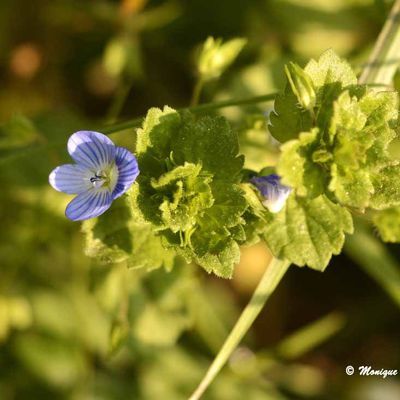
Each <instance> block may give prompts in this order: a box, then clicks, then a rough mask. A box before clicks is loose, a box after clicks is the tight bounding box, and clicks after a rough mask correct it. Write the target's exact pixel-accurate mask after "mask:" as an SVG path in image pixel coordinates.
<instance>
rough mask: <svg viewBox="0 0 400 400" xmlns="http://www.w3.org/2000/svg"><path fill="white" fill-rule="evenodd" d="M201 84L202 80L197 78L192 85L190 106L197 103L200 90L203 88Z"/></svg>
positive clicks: (202, 83)
mask: <svg viewBox="0 0 400 400" xmlns="http://www.w3.org/2000/svg"><path fill="white" fill-rule="evenodd" d="M203 86H204V80H203V79H201V78H200V79H198V80H197V82H196V84H195V86H194V89H193V94H192V99H191V100H190V105H191V106H192V107H193V106H196V105H197V104H199V100H200V95H201V91H202V90H203Z"/></svg>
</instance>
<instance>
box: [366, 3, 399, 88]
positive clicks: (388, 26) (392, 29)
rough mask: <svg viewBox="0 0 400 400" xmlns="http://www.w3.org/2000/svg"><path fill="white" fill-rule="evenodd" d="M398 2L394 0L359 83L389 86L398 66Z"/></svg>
mask: <svg viewBox="0 0 400 400" xmlns="http://www.w3.org/2000/svg"><path fill="white" fill-rule="evenodd" d="M399 56H400V0H396V1H395V3H394V5H393V7H392V10H391V11H390V14H389V16H388V18H387V19H386V22H385V25H384V26H383V29H382V31H381V33H380V35H379V37H378V40H377V42H376V44H375V47H374V49H373V50H372V53H371V56H370V58H369V60H368V62H367V65H366V66H365V68H364V70H363V72H362V73H361V76H360V78H359V83H363V84H365V83H378V82H379V83H380V84H383V85H390V84H391V83H392V80H393V76H394V74H395V73H396V70H397V67H398V66H399V64H400V58H399Z"/></svg>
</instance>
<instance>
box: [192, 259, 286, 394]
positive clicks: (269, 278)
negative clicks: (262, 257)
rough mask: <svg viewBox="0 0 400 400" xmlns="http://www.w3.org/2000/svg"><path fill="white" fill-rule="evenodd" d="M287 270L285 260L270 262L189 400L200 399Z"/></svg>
mask: <svg viewBox="0 0 400 400" xmlns="http://www.w3.org/2000/svg"><path fill="white" fill-rule="evenodd" d="M288 268H289V262H288V261H286V260H278V259H276V258H273V259H272V260H271V262H270V264H269V265H268V267H267V269H266V271H265V273H264V275H263V277H262V278H261V281H260V283H259V284H258V286H257V288H256V290H255V291H254V293H253V295H252V297H251V299H250V301H249V303H248V304H247V306H246V308H245V309H244V310H243V312H242V314H241V315H240V317H239V319H238V321H237V322H236V324H235V326H234V327H233V329H232V330H231V332H230V334H229V336H228V337H227V339H226V340H225V343H224V344H223V346H222V347H221V349H220V351H219V353H218V354H217V356H216V357H215V358H214V361H213V362H212V364H211V365H210V367H209V368H208V370H207V373H206V375H205V376H204V378H203V380H202V381H201V382H200V384H199V386H198V387H197V389H196V390H195V391H194V393H193V394H192V396H191V397H190V399H189V400H198V399H200V397H201V396H202V394H203V393H204V391H205V390H206V389H207V387H208V386H209V385H210V383H211V382H212V381H213V379H214V378H215V377H216V376H217V374H218V373H219V371H220V370H221V368H222V367H223V366H224V365H225V363H226V362H227V360H228V358H229V357H230V355H231V354H232V352H233V351H234V350H235V349H236V347H237V346H238V344H239V343H240V341H241V340H242V339H243V337H244V335H245V334H246V333H247V331H248V330H249V328H250V327H251V325H252V324H253V322H254V320H255V319H256V318H257V316H258V314H259V313H260V311H261V310H262V309H263V307H264V305H265V303H266V302H267V300H268V299H269V297H270V296H271V294H272V292H273V291H274V290H275V288H276V286H277V285H278V283H279V282H280V281H281V279H282V277H283V275H284V274H285V272H286V271H287V269H288Z"/></svg>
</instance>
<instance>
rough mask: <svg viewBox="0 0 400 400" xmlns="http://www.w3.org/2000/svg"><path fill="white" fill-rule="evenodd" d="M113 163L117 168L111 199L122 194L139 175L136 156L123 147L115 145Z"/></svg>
mask: <svg viewBox="0 0 400 400" xmlns="http://www.w3.org/2000/svg"><path fill="white" fill-rule="evenodd" d="M115 164H116V165H117V168H118V180H117V184H116V185H115V188H114V190H113V193H112V197H113V199H116V198H117V197H119V196H121V195H122V194H124V193H125V192H126V191H127V190H128V189H129V188H130V187H131V185H132V183H133V182H135V179H136V178H137V176H138V175H139V167H138V163H137V160H136V157H135V156H134V155H133V154H132V153H131V152H129V151H128V150H127V149H125V148H124V147H116V153H115Z"/></svg>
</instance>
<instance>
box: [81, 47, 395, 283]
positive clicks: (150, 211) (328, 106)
mask: <svg viewBox="0 0 400 400" xmlns="http://www.w3.org/2000/svg"><path fill="white" fill-rule="evenodd" d="M286 74H287V77H288V83H287V86H286V89H285V91H284V93H283V94H281V95H278V97H277V98H276V102H275V110H274V111H275V112H274V113H273V114H272V115H271V117H270V118H271V124H272V125H271V126H270V131H271V133H272V135H273V136H274V137H275V138H276V139H277V140H279V141H280V142H282V143H283V144H282V146H281V154H280V157H279V160H278V161H277V165H276V170H277V172H278V174H279V175H280V176H281V177H282V181H283V183H284V184H285V185H288V186H290V187H292V188H293V189H294V190H293V192H292V194H291V196H290V197H289V199H288V201H287V204H286V206H285V208H284V209H283V210H282V211H280V212H279V213H277V214H271V213H270V212H269V211H268V210H266V209H265V208H264V207H263V206H262V205H261V203H260V200H259V198H258V197H257V190H256V189H255V188H254V187H252V186H251V185H250V184H248V183H246V181H247V176H246V173H244V171H245V170H243V161H244V160H243V157H242V156H239V155H238V152H239V145H238V137H237V135H236V133H234V132H233V131H232V129H231V128H230V126H229V124H228V122H227V121H226V120H225V119H224V118H222V117H202V118H195V117H194V116H193V115H192V114H190V113H188V112H186V113H178V112H176V111H175V110H173V109H171V108H169V107H165V108H164V110H160V109H151V110H150V111H149V112H148V114H147V117H146V119H145V121H144V123H143V126H142V128H141V129H139V130H138V132H137V145H136V154H137V157H138V162H139V165H140V170H141V173H140V176H139V178H138V180H137V183H136V184H135V185H134V186H133V188H132V189H131V190H130V192H129V195H128V197H127V198H125V199H122V200H121V201H119V202H117V203H116V205H115V206H114V207H113V208H112V209H111V211H110V212H109V213H107V214H106V215H105V216H103V217H101V218H99V219H97V220H94V221H89V222H86V223H85V225H84V230H85V232H86V237H87V253H88V254H89V255H92V256H97V257H100V258H102V259H103V260H109V261H123V260H127V261H128V265H131V266H135V267H139V266H144V267H147V268H156V267H160V266H164V267H166V268H167V269H169V268H172V266H173V264H174V257H175V255H180V256H183V258H184V259H186V261H187V262H192V261H194V262H196V263H197V264H199V265H201V266H202V267H203V268H205V269H206V270H207V271H208V272H213V273H215V274H216V275H218V276H222V277H230V276H232V273H233V268H234V265H235V264H236V263H237V262H238V261H239V258H240V245H243V244H248V243H253V242H255V241H257V240H258V239H259V238H260V237H262V238H264V239H265V241H266V242H267V244H268V246H269V247H270V249H271V251H272V252H273V254H274V255H275V256H277V257H279V258H285V259H287V260H289V261H290V262H292V263H294V264H297V265H299V266H303V265H308V266H309V267H311V268H314V269H317V270H323V269H324V268H325V267H326V265H327V264H328V262H329V260H330V258H331V256H332V254H338V253H340V251H341V249H342V247H343V243H344V239H345V233H352V231H353V219H352V215H351V211H357V212H359V213H365V211H366V210H367V211H370V210H372V211H374V212H375V213H376V214H375V215H374V219H375V222H376V224H377V225H378V226H379V227H380V228H381V230H382V234H383V236H384V238H388V239H389V240H393V236H396V235H398V232H397V233H396V232H394V231H393V228H390V227H389V225H388V224H389V222H390V216H391V215H393V213H397V214H398V211H397V210H392V209H390V208H391V207H395V206H398V205H400V169H399V165H398V162H397V161H396V160H393V158H392V157H391V155H390V153H389V144H390V142H391V141H393V139H394V138H395V137H396V131H395V129H396V126H397V114H398V112H397V109H398V99H397V95H396V94H395V93H394V92H377V91H375V90H373V89H372V88H369V87H367V86H365V85H359V84H357V78H356V76H355V74H354V73H353V71H352V69H351V68H350V66H349V65H348V64H347V63H346V62H345V61H342V60H341V59H340V58H339V57H337V56H336V54H335V53H334V52H333V51H328V52H326V53H324V54H323V55H322V56H321V58H320V59H319V60H318V61H314V60H311V61H310V62H309V63H308V65H307V66H306V67H305V68H304V69H302V68H300V67H299V66H298V65H296V64H293V63H291V64H289V65H288V66H287V67H286ZM241 181H243V182H242V183H241ZM388 209H390V210H389V214H386V213H387V212H388V211H387V210H388ZM378 211H379V212H381V213H378ZM388 215H389V217H388ZM388 221H389V222H388ZM388 230H390V232H388Z"/></svg>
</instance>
